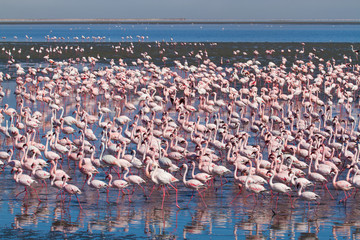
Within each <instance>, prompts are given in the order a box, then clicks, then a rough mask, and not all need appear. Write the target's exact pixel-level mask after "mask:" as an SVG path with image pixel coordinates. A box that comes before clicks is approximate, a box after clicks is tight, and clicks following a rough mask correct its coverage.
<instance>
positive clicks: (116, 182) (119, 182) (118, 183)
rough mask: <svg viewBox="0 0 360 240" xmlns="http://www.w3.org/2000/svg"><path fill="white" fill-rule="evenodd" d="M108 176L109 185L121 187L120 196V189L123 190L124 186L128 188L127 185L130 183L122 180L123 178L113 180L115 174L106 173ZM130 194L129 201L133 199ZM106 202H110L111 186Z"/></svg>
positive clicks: (107, 192)
mask: <svg viewBox="0 0 360 240" xmlns="http://www.w3.org/2000/svg"><path fill="white" fill-rule="evenodd" d="M106 178H108V179H109V183H108V187H111V188H116V189H119V194H118V197H119V195H120V190H122V191H123V189H124V188H126V187H128V186H129V185H130V183H129V182H127V181H125V180H122V179H117V180H114V181H113V176H112V175H111V174H108V175H106ZM128 191H129V190H128ZM128 195H129V202H130V201H131V200H130V194H128ZM106 202H107V203H110V202H109V188H108V189H107V191H106Z"/></svg>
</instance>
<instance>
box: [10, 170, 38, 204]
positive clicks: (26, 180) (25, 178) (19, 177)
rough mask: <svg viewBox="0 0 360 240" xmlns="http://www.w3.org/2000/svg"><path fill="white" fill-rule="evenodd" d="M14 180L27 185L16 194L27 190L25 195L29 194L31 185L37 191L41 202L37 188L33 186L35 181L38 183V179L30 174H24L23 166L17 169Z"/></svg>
mask: <svg viewBox="0 0 360 240" xmlns="http://www.w3.org/2000/svg"><path fill="white" fill-rule="evenodd" d="M14 180H15V181H16V182H17V183H19V184H20V185H22V186H24V187H25V189H24V191H22V192H20V193H18V194H17V195H16V196H19V194H21V193H23V192H25V196H27V187H30V188H31V189H32V190H33V191H34V192H35V194H36V197H37V199H38V200H39V202H41V200H40V198H39V196H38V194H37V191H36V189H35V188H33V187H32V186H31V185H32V184H33V183H36V181H35V180H34V179H33V178H31V177H30V176H29V175H27V174H23V170H22V168H18V169H17V171H16V173H15V174H14Z"/></svg>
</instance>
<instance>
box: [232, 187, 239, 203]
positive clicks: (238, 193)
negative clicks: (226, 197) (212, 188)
mask: <svg viewBox="0 0 360 240" xmlns="http://www.w3.org/2000/svg"><path fill="white" fill-rule="evenodd" d="M241 191H242V188H240V191H239V192H238V194H236V196H235V197H234V199H233V200H232V201H231V202H230V204H232V203H233V202H234V201H235V199H236V198H237V197H238V196H239V195H240V193H241Z"/></svg>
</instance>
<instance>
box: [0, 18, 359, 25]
mask: <svg viewBox="0 0 360 240" xmlns="http://www.w3.org/2000/svg"><path fill="white" fill-rule="evenodd" d="M63 23H73V24H76V23H79V24H81V23H82V24H85V23H88V24H111V23H113V24H114V23H119V24H121V23H134V24H141V23H153V24H156V23H159V24H161V23H169V24H179V23H180V24H181V23H187V24H191V23H193V24H216V23H218V24H225V23H227V24H230V23H232V24H260V23H261V24H360V19H262V20H256V19H248V20H241V19H194V18H62V19H60V18H53V19H52V18H23V19H9V18H0V24H63Z"/></svg>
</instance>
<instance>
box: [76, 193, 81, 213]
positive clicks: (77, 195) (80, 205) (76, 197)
mask: <svg viewBox="0 0 360 240" xmlns="http://www.w3.org/2000/svg"><path fill="white" fill-rule="evenodd" d="M75 196H76V199H77V200H78V203H79V207H80V209H81V210H83V208H82V206H81V203H80V200H79V197H78V195H77V194H75Z"/></svg>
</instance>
